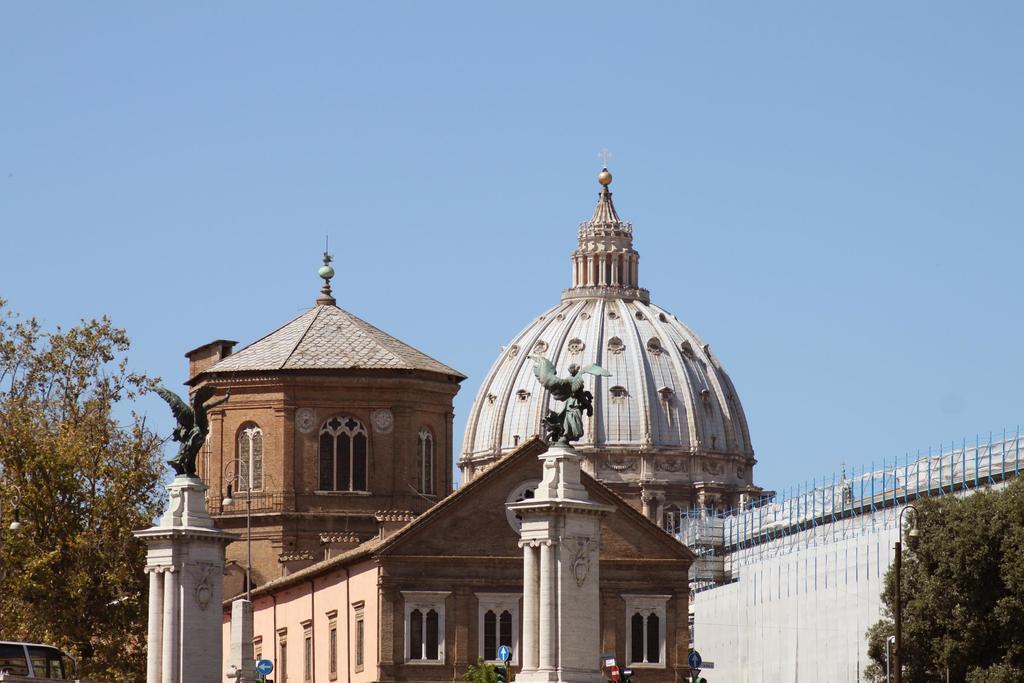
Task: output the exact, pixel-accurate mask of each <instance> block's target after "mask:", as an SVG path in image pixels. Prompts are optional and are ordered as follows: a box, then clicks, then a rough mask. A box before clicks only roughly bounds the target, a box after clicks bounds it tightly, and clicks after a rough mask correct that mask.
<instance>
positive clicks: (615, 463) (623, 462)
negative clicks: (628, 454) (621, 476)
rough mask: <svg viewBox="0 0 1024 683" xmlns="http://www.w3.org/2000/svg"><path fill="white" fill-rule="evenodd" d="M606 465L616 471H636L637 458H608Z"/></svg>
mask: <svg viewBox="0 0 1024 683" xmlns="http://www.w3.org/2000/svg"><path fill="white" fill-rule="evenodd" d="M605 467H607V468H608V469H610V470H612V471H614V472H635V471H636V460H631V459H628V458H621V459H615V460H613V459H612V458H608V461H607V462H606V463H605Z"/></svg>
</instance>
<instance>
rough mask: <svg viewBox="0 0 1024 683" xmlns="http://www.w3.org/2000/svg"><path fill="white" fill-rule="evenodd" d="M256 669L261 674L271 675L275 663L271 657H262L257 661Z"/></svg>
mask: <svg viewBox="0 0 1024 683" xmlns="http://www.w3.org/2000/svg"><path fill="white" fill-rule="evenodd" d="M256 670H257V671H259V672H260V675H261V676H269V675H270V674H271V672H272V671H273V670H274V663H273V662H272V661H270V660H269V659H261V660H260V661H258V662H256Z"/></svg>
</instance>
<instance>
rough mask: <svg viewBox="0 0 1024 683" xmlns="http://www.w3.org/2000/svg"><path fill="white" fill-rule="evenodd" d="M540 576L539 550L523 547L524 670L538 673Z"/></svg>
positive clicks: (528, 546) (525, 545)
mask: <svg viewBox="0 0 1024 683" xmlns="http://www.w3.org/2000/svg"><path fill="white" fill-rule="evenodd" d="M539 588H540V576H539V575H538V573H537V548H536V547H534V546H531V545H529V544H524V545H523V670H524V671H536V669H537V661H538V648H537V645H538V643H537V636H538V633H537V628H538V623H537V616H538V612H539V608H540V595H539V592H538V590H539Z"/></svg>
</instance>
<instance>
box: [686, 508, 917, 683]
mask: <svg viewBox="0 0 1024 683" xmlns="http://www.w3.org/2000/svg"><path fill="white" fill-rule="evenodd" d="M898 514H899V508H895V509H893V508H890V509H888V510H885V511H879V512H875V513H872V514H866V515H862V516H860V517H857V518H853V519H847V520H843V521H839V522H833V523H831V524H827V525H822V526H818V527H815V528H813V529H808V530H805V531H802V532H799V533H796V534H792V535H790V536H786V537H785V538H782V539H779V540H776V541H772V542H770V543H765V544H762V545H760V546H757V547H755V548H752V549H745V550H742V551H738V552H736V553H733V554H732V555H731V557H730V558H729V559H728V560H727V562H728V561H730V560H731V562H732V565H733V566H732V571H733V575H734V576H737V575H738V577H739V581H738V582H735V583H730V584H726V585H723V586H719V587H717V588H713V589H710V590H706V591H701V592H698V593H697V594H696V596H695V599H694V601H693V610H694V647H695V649H697V650H699V651H700V653H701V655H702V656H703V658H704V659H706V660H711V661H713V662H715V669H714V670H713V671H711V670H709V671H707V672H706V677H707V678H708V680H709V681H714V682H715V683H718V682H719V681H721V682H726V681H727V682H729V683H748V682H750V683H761V682H762V681H763V682H764V683H769V682H771V683H778V682H779V681H785V682H786V683H789V682H793V683H804V682H806V683H852V682H855V681H863V680H865V679H864V678H863V670H864V667H865V666H866V665H867V664H868V663H869V660H868V658H867V641H866V639H865V637H864V634H865V632H866V631H867V629H868V627H869V626H871V625H872V624H873V623H875V622H876V621H878V620H879V619H880V618H881V611H880V610H881V597H880V595H881V592H882V581H883V577H884V576H885V572H886V570H888V568H889V564H890V563H891V562H892V558H893V551H892V547H893V544H894V543H895V542H896V517H897V515H898Z"/></svg>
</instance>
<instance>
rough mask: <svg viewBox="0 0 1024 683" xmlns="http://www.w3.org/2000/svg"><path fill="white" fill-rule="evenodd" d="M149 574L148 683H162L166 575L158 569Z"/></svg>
mask: <svg viewBox="0 0 1024 683" xmlns="http://www.w3.org/2000/svg"><path fill="white" fill-rule="evenodd" d="M146 572H147V573H148V574H149V630H148V631H147V633H146V642H147V643H149V649H148V650H146V683H161V676H160V668H161V665H162V663H163V655H162V652H163V647H162V646H163V637H164V636H163V620H164V575H163V572H161V571H160V570H158V569H147V570H146Z"/></svg>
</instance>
